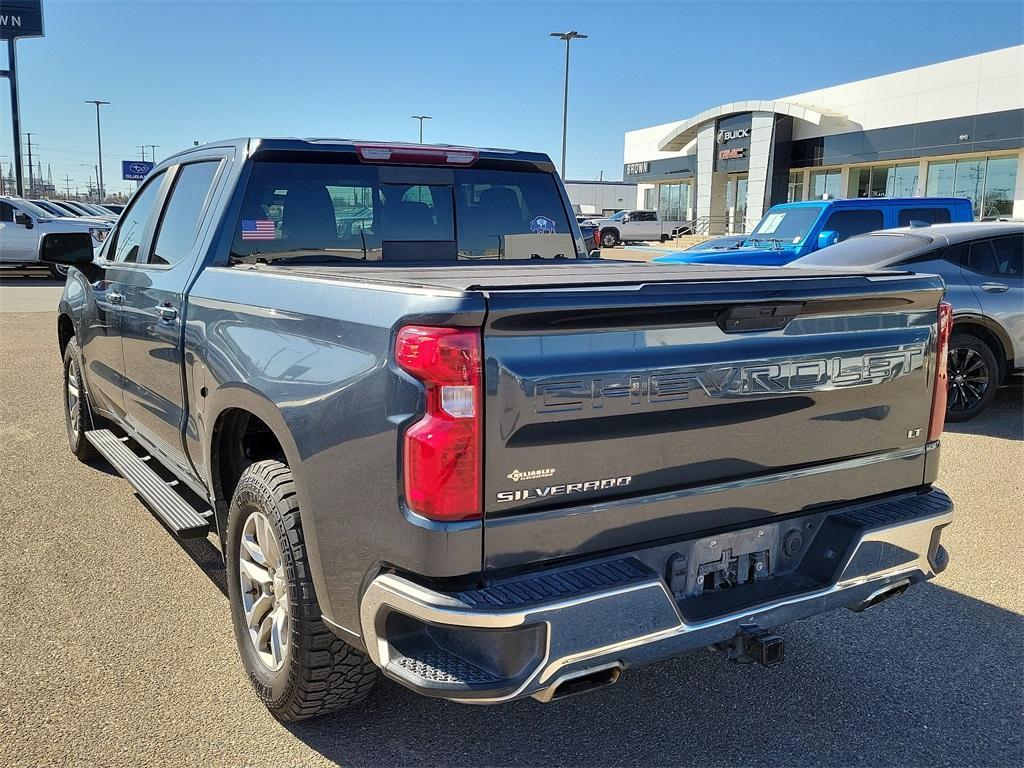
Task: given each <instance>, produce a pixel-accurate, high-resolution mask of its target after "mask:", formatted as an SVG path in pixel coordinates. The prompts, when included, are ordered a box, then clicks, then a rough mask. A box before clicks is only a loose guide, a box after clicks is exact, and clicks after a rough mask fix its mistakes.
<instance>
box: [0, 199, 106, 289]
mask: <svg viewBox="0 0 1024 768" xmlns="http://www.w3.org/2000/svg"><path fill="white" fill-rule="evenodd" d="M109 231H110V225H109V224H108V223H106V222H102V221H97V220H93V219H76V218H70V217H60V216H54V215H53V214H52V213H50V212H49V211H47V210H44V209H43V208H40V207H39V206H37V205H35V204H34V203H32V202H30V201H28V200H23V199H21V198H16V197H0V266H3V267H41V266H49V270H50V272H51V274H53V276H54V277H57V278H60V279H64V277H65V275H67V272H68V270H67V267H66V266H64V265H60V264H49V265H46V264H44V263H43V262H42V261H41V260H40V256H41V248H42V239H43V237H44V236H45V235H48V234H70V233H85V234H87V235H89V237H90V238H91V239H92V244H93V246H96V247H98V246H99V245H100V243H102V242H103V240H104V239H105V238H106V236H107V232H109Z"/></svg>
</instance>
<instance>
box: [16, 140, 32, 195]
mask: <svg viewBox="0 0 1024 768" xmlns="http://www.w3.org/2000/svg"><path fill="white" fill-rule="evenodd" d="M25 135H26V136H28V195H29V197H31V196H32V190H33V189H34V188H35V182H34V181H33V179H32V134H31V133H26V134H25ZM19 194H21V193H19Z"/></svg>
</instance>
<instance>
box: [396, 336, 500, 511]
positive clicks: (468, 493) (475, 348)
mask: <svg viewBox="0 0 1024 768" xmlns="http://www.w3.org/2000/svg"><path fill="white" fill-rule="evenodd" d="M480 358H481V352H480V331H478V330H472V329H466V328H434V327H428V326H415V325H408V326H406V327H404V328H402V329H401V330H400V331H399V332H398V339H397V340H396V342H395V362H397V363H398V365H399V367H400V368H402V370H404V371H406V372H407V373H409V374H410V375H412V376H414V377H416V378H417V379H419V380H420V381H421V382H423V384H424V386H425V387H426V390H427V405H426V412H425V413H424V415H423V418H421V419H420V420H419V421H417V422H416V423H415V424H413V425H412V426H411V427H409V429H407V430H406V432H405V441H404V464H403V466H404V470H405V500H406V503H407V504H408V505H409V508H410V509H412V510H413V511H414V512H416V513H417V514H420V515H423V516H424V517H429V518H430V519H432V520H446V521H452V520H470V519H473V518H479V517H480V516H481V514H482V509H481V488H480V473H481V466H480V462H481V445H480V439H481V434H480V433H481V429H480V421H481V413H480V412H481V406H482V402H481V391H482V387H481V369H480Z"/></svg>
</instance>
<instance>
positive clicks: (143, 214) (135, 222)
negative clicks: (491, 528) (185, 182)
mask: <svg viewBox="0 0 1024 768" xmlns="http://www.w3.org/2000/svg"><path fill="white" fill-rule="evenodd" d="M163 180H164V172H163V171H161V172H160V173H158V174H157V175H156V176H153V177H151V178H150V179H149V181H148V182H147V183H146V186H145V188H144V189H143V190H142V192H140V193H139V194H138V196H136V197H135V199H134V200H132V203H131V205H130V206H129V207H128V208H127V209H126V210H125V212H124V213H123V214H121V218H120V219H119V221H118V227H117V234H116V235H114V237H115V240H114V242H112V243H111V244H110V250H109V251H107V258H109V259H110V260H111V261H117V262H122V263H125V264H133V263H135V262H137V261H138V260H139V248H141V247H142V237H143V235H144V234H145V232H146V223H147V222H148V221H149V217H150V216H151V215H152V213H153V207H154V206H155V205H156V200H157V197H158V196H159V193H160V184H161V183H162V182H163Z"/></svg>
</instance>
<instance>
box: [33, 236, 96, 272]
mask: <svg viewBox="0 0 1024 768" xmlns="http://www.w3.org/2000/svg"><path fill="white" fill-rule="evenodd" d="M39 260H40V261H42V262H44V263H46V264H60V265H61V266H70V265H75V266H81V265H83V264H92V261H93V252H92V235H90V234H89V233H88V232H53V233H51V234H49V235H43V244H42V248H41V249H40V252H39Z"/></svg>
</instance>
